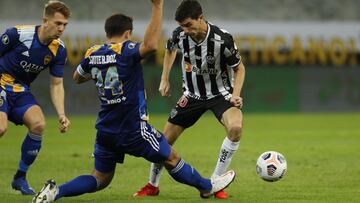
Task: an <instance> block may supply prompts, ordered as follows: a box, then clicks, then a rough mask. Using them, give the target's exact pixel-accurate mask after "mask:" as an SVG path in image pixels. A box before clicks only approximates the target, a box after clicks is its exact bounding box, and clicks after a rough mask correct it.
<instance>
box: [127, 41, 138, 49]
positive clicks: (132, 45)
mask: <svg viewBox="0 0 360 203" xmlns="http://www.w3.org/2000/svg"><path fill="white" fill-rule="evenodd" d="M135 45H136V44H135V43H133V42H130V43H129V44H128V47H129V49H133V48H135Z"/></svg>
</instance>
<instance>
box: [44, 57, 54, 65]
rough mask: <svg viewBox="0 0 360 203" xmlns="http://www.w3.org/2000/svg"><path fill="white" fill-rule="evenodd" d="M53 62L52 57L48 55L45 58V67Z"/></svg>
mask: <svg viewBox="0 0 360 203" xmlns="http://www.w3.org/2000/svg"><path fill="white" fill-rule="evenodd" d="M51 60H52V56H50V55H46V56H45V58H44V65H48V64H49V63H50V61H51Z"/></svg>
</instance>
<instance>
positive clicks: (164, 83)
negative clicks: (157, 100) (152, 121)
mask: <svg viewBox="0 0 360 203" xmlns="http://www.w3.org/2000/svg"><path fill="white" fill-rule="evenodd" d="M159 92H160V94H161V96H163V97H169V96H171V90H170V82H169V80H161V82H160V86H159Z"/></svg>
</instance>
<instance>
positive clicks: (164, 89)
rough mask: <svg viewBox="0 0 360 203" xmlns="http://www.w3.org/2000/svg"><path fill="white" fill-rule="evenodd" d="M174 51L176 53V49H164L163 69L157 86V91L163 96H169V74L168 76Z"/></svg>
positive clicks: (174, 54) (173, 59)
mask: <svg viewBox="0 0 360 203" xmlns="http://www.w3.org/2000/svg"><path fill="white" fill-rule="evenodd" d="M176 53H177V51H176V49H173V50H168V49H166V51H165V56H164V63H163V71H162V74H161V82H160V86H159V92H160V94H161V96H163V97H168V96H171V89H170V81H169V76H170V71H171V68H172V66H173V64H174V61H175V58H176Z"/></svg>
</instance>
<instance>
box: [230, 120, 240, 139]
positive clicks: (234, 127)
mask: <svg viewBox="0 0 360 203" xmlns="http://www.w3.org/2000/svg"><path fill="white" fill-rule="evenodd" d="M241 132H242V124H241V123H233V124H231V125H230V126H229V127H228V133H229V139H230V140H231V141H233V142H237V141H239V140H240V137H241V134H242V133H241Z"/></svg>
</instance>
